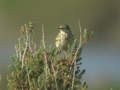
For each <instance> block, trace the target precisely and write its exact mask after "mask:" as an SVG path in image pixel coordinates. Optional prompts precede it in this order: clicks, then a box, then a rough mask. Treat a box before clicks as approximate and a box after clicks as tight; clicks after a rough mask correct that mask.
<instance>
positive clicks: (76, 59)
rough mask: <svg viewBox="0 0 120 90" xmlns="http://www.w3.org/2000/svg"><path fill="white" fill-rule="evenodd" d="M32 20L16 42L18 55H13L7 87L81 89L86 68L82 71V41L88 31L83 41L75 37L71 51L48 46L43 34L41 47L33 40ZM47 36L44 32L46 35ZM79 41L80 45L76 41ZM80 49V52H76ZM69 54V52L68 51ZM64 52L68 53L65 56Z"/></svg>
mask: <svg viewBox="0 0 120 90" xmlns="http://www.w3.org/2000/svg"><path fill="white" fill-rule="evenodd" d="M32 29H33V26H32V23H29V24H28V25H24V26H22V27H21V29H20V32H21V36H20V38H19V40H18V44H17V45H16V47H15V49H16V54H15V55H13V56H12V57H11V60H12V62H13V64H11V65H10V66H9V67H8V68H9V71H10V73H9V74H8V77H7V79H8V90H80V89H81V90H82V89H83V88H87V85H86V82H84V83H83V82H82V76H83V74H84V73H85V70H81V68H80V66H81V64H82V63H81V57H80V55H81V50H82V48H83V45H84V44H82V43H84V40H86V41H87V37H88V35H87V30H86V29H85V31H84V33H83V40H82V42H78V40H77V39H75V40H74V44H73V46H72V47H71V48H69V50H68V52H64V51H62V52H59V50H58V49H57V48H56V47H54V45H48V47H47V48H46V46H45V42H44V37H43V42H42V44H41V45H40V48H38V46H37V44H35V43H34V42H33V41H32V40H31V36H32V31H33V30H32ZM43 36H44V35H43ZM78 43H79V44H80V48H79V47H78V45H77V44H78ZM77 50H78V52H76V51H77ZM65 53H66V54H65ZM64 54H65V55H64Z"/></svg>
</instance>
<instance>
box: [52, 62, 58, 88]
mask: <svg viewBox="0 0 120 90" xmlns="http://www.w3.org/2000/svg"><path fill="white" fill-rule="evenodd" d="M51 65H52V69H53V72H54V78H55V85H56V90H58V85H57V81H56V72H55V69H54V67H53V62H52V60H51Z"/></svg>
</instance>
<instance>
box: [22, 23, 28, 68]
mask: <svg viewBox="0 0 120 90" xmlns="http://www.w3.org/2000/svg"><path fill="white" fill-rule="evenodd" d="M25 30H26V41H25V50H24V52H23V55H22V68H23V67H24V57H25V54H26V51H27V48H28V47H29V32H28V28H27V26H26V24H25Z"/></svg>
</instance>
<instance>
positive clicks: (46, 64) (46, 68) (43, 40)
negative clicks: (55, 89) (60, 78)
mask: <svg viewBox="0 0 120 90" xmlns="http://www.w3.org/2000/svg"><path fill="white" fill-rule="evenodd" d="M42 42H43V48H44V50H45V49H46V46H45V38H44V25H43V24H42ZM44 58H45V66H46V67H45V74H46V76H45V80H46V81H47V75H48V73H47V72H48V63H47V57H46V52H44ZM46 86H47V85H45V89H46V90H47V87H46Z"/></svg>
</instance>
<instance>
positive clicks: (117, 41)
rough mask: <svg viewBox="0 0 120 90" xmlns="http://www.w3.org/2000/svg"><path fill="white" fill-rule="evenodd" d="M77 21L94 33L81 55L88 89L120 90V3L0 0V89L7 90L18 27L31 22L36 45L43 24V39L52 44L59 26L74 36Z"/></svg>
mask: <svg viewBox="0 0 120 90" xmlns="http://www.w3.org/2000/svg"><path fill="white" fill-rule="evenodd" d="M79 19H80V21H81V25H82V28H84V27H87V28H88V29H89V30H94V32H95V35H94V39H92V40H91V41H89V43H88V45H87V46H86V47H85V48H84V50H83V54H82V58H83V59H82V62H83V65H82V68H85V69H86V73H85V75H84V77H83V79H84V80H86V81H87V84H88V87H89V88H88V90H110V88H113V90H119V89H120V70H119V69H120V1H119V0H0V90H7V80H6V74H7V72H8V69H7V68H8V64H9V63H10V62H11V61H10V56H11V55H13V54H14V53H15V50H14V45H15V44H16V43H17V38H18V37H19V28H20V26H21V25H23V24H25V23H28V22H29V21H32V22H33V23H34V24H35V25H36V27H35V32H34V40H35V41H36V42H37V43H39V42H40V40H41V24H44V25H45V36H46V37H45V39H46V40H47V41H48V42H49V43H52V42H54V38H55V36H56V34H57V33H58V32H57V30H56V27H57V25H58V24H69V25H70V26H71V29H72V31H73V33H74V35H75V37H77V36H78V35H79V28H78V20H79Z"/></svg>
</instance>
